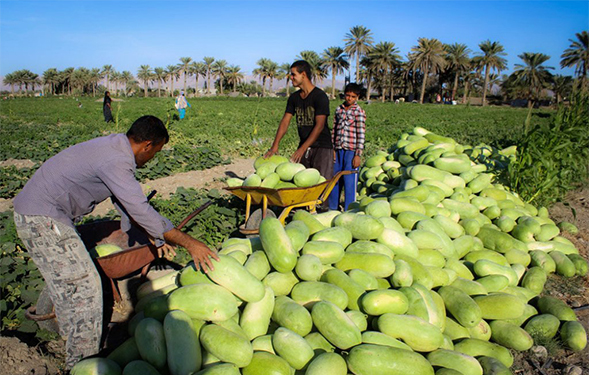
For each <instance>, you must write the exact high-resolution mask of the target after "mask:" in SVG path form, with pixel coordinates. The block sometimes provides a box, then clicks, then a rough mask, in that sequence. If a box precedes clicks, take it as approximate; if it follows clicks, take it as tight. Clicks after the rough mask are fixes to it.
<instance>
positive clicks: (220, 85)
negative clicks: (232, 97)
mask: <svg viewBox="0 0 589 375" xmlns="http://www.w3.org/2000/svg"><path fill="white" fill-rule="evenodd" d="M219 89H220V90H221V95H223V77H222V76H219Z"/></svg>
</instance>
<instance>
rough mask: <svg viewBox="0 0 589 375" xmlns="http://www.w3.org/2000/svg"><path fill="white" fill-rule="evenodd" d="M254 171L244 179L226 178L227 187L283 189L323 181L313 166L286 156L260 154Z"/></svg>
mask: <svg viewBox="0 0 589 375" xmlns="http://www.w3.org/2000/svg"><path fill="white" fill-rule="evenodd" d="M254 168H255V170H256V172H255V173H252V174H251V175H249V176H248V177H247V178H246V179H245V180H242V179H240V178H237V177H231V178H228V179H227V185H228V186H229V187H236V186H244V187H258V186H259V187H263V188H268V189H284V188H297V187H303V188H304V187H310V186H313V185H317V184H320V183H322V182H324V181H325V177H323V176H321V174H320V173H319V171H318V170H317V169H315V168H305V166H304V165H302V164H300V163H291V162H289V161H288V159H287V158H285V157H284V156H280V155H274V156H271V157H269V158H264V157H263V156H260V157H259V158H257V159H256V161H255V162H254Z"/></svg>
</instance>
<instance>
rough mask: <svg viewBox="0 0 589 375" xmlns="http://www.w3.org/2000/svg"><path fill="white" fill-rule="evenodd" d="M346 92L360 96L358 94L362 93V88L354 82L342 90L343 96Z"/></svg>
mask: <svg viewBox="0 0 589 375" xmlns="http://www.w3.org/2000/svg"><path fill="white" fill-rule="evenodd" d="M346 92H353V93H354V94H356V95H358V96H360V93H362V86H360V85H359V84H357V83H354V82H352V83H348V84H347V85H346V87H345V88H344V94H345V93H346Z"/></svg>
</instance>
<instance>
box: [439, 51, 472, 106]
mask: <svg viewBox="0 0 589 375" xmlns="http://www.w3.org/2000/svg"><path fill="white" fill-rule="evenodd" d="M444 49H445V50H446V53H447V54H446V60H447V61H448V68H450V69H451V70H452V71H453V72H454V86H452V100H454V99H455V98H456V91H458V79H459V78H460V76H461V75H462V73H463V72H464V71H465V70H467V69H468V68H469V64H470V57H469V56H468V54H469V53H471V52H472V51H471V50H470V49H469V48H468V47H467V46H466V44H460V43H454V44H446V45H444Z"/></svg>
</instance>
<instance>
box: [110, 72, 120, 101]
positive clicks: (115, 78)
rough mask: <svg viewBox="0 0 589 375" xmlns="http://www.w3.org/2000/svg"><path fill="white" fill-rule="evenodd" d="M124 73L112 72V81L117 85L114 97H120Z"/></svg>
mask: <svg viewBox="0 0 589 375" xmlns="http://www.w3.org/2000/svg"><path fill="white" fill-rule="evenodd" d="M121 78H122V73H119V72H117V71H114V72H112V74H111V76H110V81H111V82H113V83H114V84H115V89H114V90H113V91H114V93H113V95H117V96H118V95H119V83H121Z"/></svg>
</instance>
